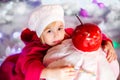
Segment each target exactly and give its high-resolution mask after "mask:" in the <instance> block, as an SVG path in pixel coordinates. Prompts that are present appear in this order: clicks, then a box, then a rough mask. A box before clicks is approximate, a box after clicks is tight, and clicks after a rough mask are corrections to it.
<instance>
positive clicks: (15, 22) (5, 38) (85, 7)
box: [0, 0, 120, 64]
mask: <svg viewBox="0 0 120 80" xmlns="http://www.w3.org/2000/svg"><path fill="white" fill-rule="evenodd" d="M44 4H60V5H62V6H63V8H64V10H65V23H66V24H65V25H66V27H73V28H75V27H76V26H77V25H79V24H80V22H79V21H78V20H77V18H76V17H75V14H78V15H79V16H80V18H81V20H82V21H83V22H84V23H86V22H91V23H95V24H97V25H98V26H99V27H100V28H101V30H102V31H103V32H104V33H105V34H106V35H107V36H109V37H110V38H111V39H112V41H113V46H114V48H115V50H116V53H117V55H118V60H119V61H120V6H119V5H120V0H0V64H1V63H2V61H3V60H4V59H5V58H6V57H7V56H9V55H11V54H16V53H19V52H20V51H21V49H22V48H23V47H24V44H23V43H22V42H21V40H20V34H21V31H22V30H23V29H24V28H25V27H26V26H27V20H28V17H29V15H30V13H31V12H32V11H33V10H34V9H35V8H36V7H39V6H40V5H44Z"/></svg>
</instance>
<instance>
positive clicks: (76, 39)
mask: <svg viewBox="0 0 120 80" xmlns="http://www.w3.org/2000/svg"><path fill="white" fill-rule="evenodd" d="M77 18H78V19H79V21H80V22H81V25H78V26H77V27H76V28H75V30H74V32H73V36H72V42H73V44H74V46H75V47H76V48H77V49H79V50H82V51H84V52H91V51H95V50H97V49H98V48H99V47H100V46H101V42H102V35H101V30H100V28H99V27H98V26H97V25H95V24H92V23H85V24H83V23H82V21H81V20H80V18H79V17H78V16H77Z"/></svg>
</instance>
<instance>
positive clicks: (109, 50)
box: [102, 41, 117, 62]
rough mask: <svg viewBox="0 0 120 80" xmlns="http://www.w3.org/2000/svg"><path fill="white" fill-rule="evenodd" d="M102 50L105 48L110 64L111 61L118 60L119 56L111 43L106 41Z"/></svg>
mask: <svg viewBox="0 0 120 80" xmlns="http://www.w3.org/2000/svg"><path fill="white" fill-rule="evenodd" d="M102 48H103V50H104V52H105V53H106V54H107V56H106V58H107V60H108V62H111V61H113V60H115V59H117V54H116V52H115V50H114V48H113V45H112V43H111V42H109V41H106V42H105V43H104V44H103V45H102Z"/></svg>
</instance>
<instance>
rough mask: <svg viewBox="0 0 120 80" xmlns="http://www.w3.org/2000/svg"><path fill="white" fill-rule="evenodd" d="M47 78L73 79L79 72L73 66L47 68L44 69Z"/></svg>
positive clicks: (56, 79) (58, 79) (57, 79)
mask: <svg viewBox="0 0 120 80" xmlns="http://www.w3.org/2000/svg"><path fill="white" fill-rule="evenodd" d="M44 73H45V78H47V79H55V80H73V79H74V78H75V76H76V74H77V72H76V71H75V70H74V68H73V67H62V68H52V69H50V68H46V69H44V70H43V71H42V74H44Z"/></svg>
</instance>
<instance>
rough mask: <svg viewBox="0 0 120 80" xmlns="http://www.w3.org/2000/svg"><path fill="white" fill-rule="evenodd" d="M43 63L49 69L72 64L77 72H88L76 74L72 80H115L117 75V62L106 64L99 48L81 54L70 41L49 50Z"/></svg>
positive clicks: (104, 55) (102, 52) (104, 56)
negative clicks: (80, 70)
mask: <svg viewBox="0 0 120 80" xmlns="http://www.w3.org/2000/svg"><path fill="white" fill-rule="evenodd" d="M43 62H44V64H45V65H46V66H47V67H49V68H56V67H62V66H66V65H71V64H72V65H73V66H74V67H75V69H77V70H78V69H80V68H83V69H84V70H86V71H88V72H86V71H83V72H80V73H79V72H78V75H77V76H76V77H75V79H74V80H117V77H118V74H119V64H118V61H117V60H115V61H113V62H111V63H108V61H107V59H106V54H105V53H104V51H103V50H102V49H101V48H99V49H98V50H96V51H93V52H83V51H80V50H78V49H76V48H75V47H74V46H73V43H72V40H71V39H67V40H64V41H63V42H62V43H61V44H60V45H57V46H55V47H52V48H51V49H49V50H48V52H47V54H46V55H45V57H44V61H43ZM89 72H91V73H89ZM93 74H94V75H93ZM47 80H49V79H47ZM51 80H54V79H51Z"/></svg>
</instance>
